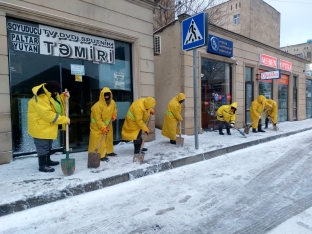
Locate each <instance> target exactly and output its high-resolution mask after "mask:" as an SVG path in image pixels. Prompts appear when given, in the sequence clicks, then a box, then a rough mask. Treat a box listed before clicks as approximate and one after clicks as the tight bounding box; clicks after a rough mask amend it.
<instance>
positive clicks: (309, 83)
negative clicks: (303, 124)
mask: <svg viewBox="0 0 312 234" xmlns="http://www.w3.org/2000/svg"><path fill="white" fill-rule="evenodd" d="M311 93H312V80H308V79H307V80H306V118H307V119H310V118H311V117H312V101H311Z"/></svg>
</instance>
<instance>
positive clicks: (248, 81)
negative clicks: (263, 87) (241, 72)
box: [245, 67, 254, 124]
mask: <svg viewBox="0 0 312 234" xmlns="http://www.w3.org/2000/svg"><path fill="white" fill-rule="evenodd" d="M252 73H253V68H251V67H245V124H247V123H249V122H250V106H251V103H252V101H253V100H254V97H253V81H252Z"/></svg>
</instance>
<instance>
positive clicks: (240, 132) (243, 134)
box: [227, 122, 247, 138]
mask: <svg viewBox="0 0 312 234" xmlns="http://www.w3.org/2000/svg"><path fill="white" fill-rule="evenodd" d="M227 123H228V124H230V123H229V122H227ZM233 128H234V127H233ZM234 129H235V130H237V131H238V132H239V134H241V135H242V136H243V137H246V138H247V136H246V135H245V133H243V132H242V131H241V130H239V129H238V128H234Z"/></svg>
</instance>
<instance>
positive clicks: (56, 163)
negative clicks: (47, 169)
mask: <svg viewBox="0 0 312 234" xmlns="http://www.w3.org/2000/svg"><path fill="white" fill-rule="evenodd" d="M50 157H51V155H50V153H48V154H47V164H48V166H56V165H59V164H60V162H56V161H52V160H51V158H50Z"/></svg>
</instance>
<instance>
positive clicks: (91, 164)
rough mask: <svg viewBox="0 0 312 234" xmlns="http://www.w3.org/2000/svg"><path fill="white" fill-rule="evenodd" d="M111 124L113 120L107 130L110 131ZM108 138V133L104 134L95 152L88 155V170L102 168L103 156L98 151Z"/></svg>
mask: <svg viewBox="0 0 312 234" xmlns="http://www.w3.org/2000/svg"><path fill="white" fill-rule="evenodd" d="M111 123H112V119H111V120H110V121H109V123H108V125H107V130H108V129H109V127H110V125H111ZM106 136H107V133H106V132H105V133H103V135H102V137H101V140H100V142H99V144H98V145H97V147H96V148H95V151H94V152H91V153H89V154H88V168H98V167H99V166H100V161H101V154H100V153H98V150H99V148H100V145H101V143H102V141H103V140H104V139H105V137H106Z"/></svg>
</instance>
